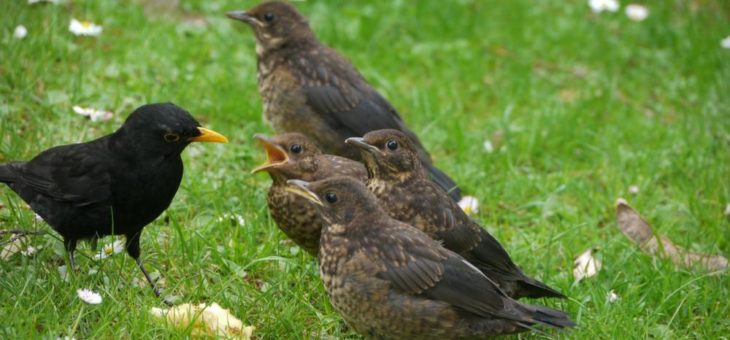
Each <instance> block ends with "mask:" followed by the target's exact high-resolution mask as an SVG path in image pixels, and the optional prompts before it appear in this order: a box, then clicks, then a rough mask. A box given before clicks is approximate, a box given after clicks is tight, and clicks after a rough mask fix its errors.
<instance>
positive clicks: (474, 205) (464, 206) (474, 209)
mask: <svg viewBox="0 0 730 340" xmlns="http://www.w3.org/2000/svg"><path fill="white" fill-rule="evenodd" d="M459 206H460V207H461V210H464V212H465V213H466V214H467V215H471V214H476V213H478V212H479V200H478V199H477V198H476V197H474V196H464V197H462V198H461V200H460V201H459Z"/></svg>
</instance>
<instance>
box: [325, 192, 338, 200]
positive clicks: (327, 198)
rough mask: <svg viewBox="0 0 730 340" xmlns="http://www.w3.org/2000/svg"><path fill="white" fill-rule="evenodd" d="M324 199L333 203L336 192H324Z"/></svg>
mask: <svg viewBox="0 0 730 340" xmlns="http://www.w3.org/2000/svg"><path fill="white" fill-rule="evenodd" d="M324 199H326V200H327V202H330V203H335V202H337V194H335V193H334V192H331V191H330V192H328V193H326V194H324Z"/></svg>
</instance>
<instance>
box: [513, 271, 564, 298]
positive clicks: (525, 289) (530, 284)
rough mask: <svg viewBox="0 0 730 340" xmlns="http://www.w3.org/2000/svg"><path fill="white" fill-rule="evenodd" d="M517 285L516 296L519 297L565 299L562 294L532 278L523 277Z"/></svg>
mask: <svg viewBox="0 0 730 340" xmlns="http://www.w3.org/2000/svg"><path fill="white" fill-rule="evenodd" d="M517 284H518V295H519V296H520V297H522V296H526V297H530V298H541V297H551V298H560V299H565V295H563V293H561V292H559V291H557V290H555V289H553V288H550V287H549V286H548V285H546V284H544V283H542V282H540V281H538V280H535V279H533V278H530V277H527V276H525V277H524V278H523V279H522V280H521V281H518V282H517Z"/></svg>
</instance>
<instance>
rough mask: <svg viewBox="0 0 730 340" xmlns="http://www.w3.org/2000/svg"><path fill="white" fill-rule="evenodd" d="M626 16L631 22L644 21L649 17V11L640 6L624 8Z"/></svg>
mask: <svg viewBox="0 0 730 340" xmlns="http://www.w3.org/2000/svg"><path fill="white" fill-rule="evenodd" d="M626 16H627V17H629V19H631V20H633V21H644V19H646V18H647V17H648V16H649V9H648V8H646V7H645V6H642V5H637V4H631V5H628V6H626Z"/></svg>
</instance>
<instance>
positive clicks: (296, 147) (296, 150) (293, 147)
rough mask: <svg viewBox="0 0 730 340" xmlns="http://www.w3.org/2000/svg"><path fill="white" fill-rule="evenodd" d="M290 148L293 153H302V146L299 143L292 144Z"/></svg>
mask: <svg viewBox="0 0 730 340" xmlns="http://www.w3.org/2000/svg"><path fill="white" fill-rule="evenodd" d="M289 150H290V151H291V152H293V153H301V152H302V146H301V145H299V144H292V145H291V146H290V147H289Z"/></svg>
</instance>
